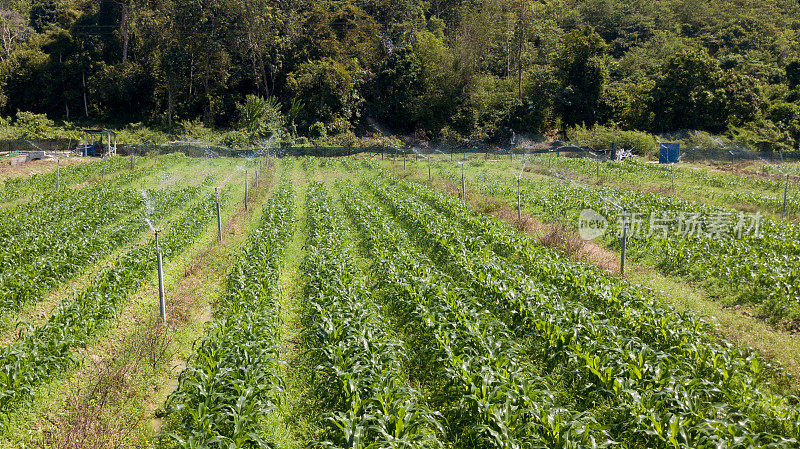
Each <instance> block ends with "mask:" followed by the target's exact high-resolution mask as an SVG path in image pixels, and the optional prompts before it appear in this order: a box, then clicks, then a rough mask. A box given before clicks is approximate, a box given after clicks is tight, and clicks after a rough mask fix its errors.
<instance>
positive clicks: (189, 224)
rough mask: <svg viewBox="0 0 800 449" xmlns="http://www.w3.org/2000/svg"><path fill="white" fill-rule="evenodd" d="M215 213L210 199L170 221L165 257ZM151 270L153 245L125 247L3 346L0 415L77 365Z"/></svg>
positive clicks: (196, 233) (174, 252) (164, 243)
mask: <svg viewBox="0 0 800 449" xmlns="http://www.w3.org/2000/svg"><path fill="white" fill-rule="evenodd" d="M187 195H188V192H187ZM187 199H188V198H187ZM213 213H214V208H213V203H212V202H211V201H205V200H201V201H197V202H195V203H194V204H193V205H192V206H190V207H189V208H188V209H187V210H186V211H185V212H184V213H183V215H182V216H181V217H179V218H178V219H177V220H175V221H174V222H172V223H171V224H170V226H169V229H168V230H167V231H166V232H165V233H164V238H163V239H162V241H161V243H160V249H161V252H162V254H163V256H164V258H165V259H166V260H169V259H171V258H173V257H175V256H176V255H177V254H179V253H180V252H181V251H182V250H183V249H184V248H185V247H187V246H189V245H191V244H192V242H194V240H195V239H196V238H197V237H198V236H199V235H200V234H201V233H202V232H203V231H204V230H205V229H206V228H207V227H208V225H209V224H210V223H211V217H212V216H213ZM155 269H156V248H155V245H154V244H153V243H148V244H143V245H137V246H135V247H133V248H131V249H129V250H128V251H126V252H125V253H124V254H122V255H121V256H119V258H118V259H117V260H116V261H115V263H114V264H113V266H112V267H109V268H107V269H104V270H103V271H102V272H100V273H98V274H97V275H96V276H95V278H94V279H93V280H92V282H91V283H90V285H89V286H88V287H87V288H86V289H85V290H83V291H82V292H80V293H79V294H78V295H77V296H76V297H75V298H73V299H71V300H66V301H65V302H63V303H62V304H61V305H59V306H58V307H57V308H56V310H55V311H54V313H53V315H52V316H51V317H50V319H49V320H48V321H47V322H45V323H44V324H42V325H40V326H37V327H35V328H31V329H26V330H23V331H22V332H21V335H20V337H19V339H18V340H17V341H15V342H14V343H13V344H11V345H10V346H7V347H5V348H3V349H1V350H0V413H2V414H3V416H7V414H9V413H12V412H13V411H14V410H15V408H16V407H17V406H18V405H20V404H25V403H28V402H30V401H31V400H32V399H33V397H34V395H35V392H36V387H37V386H38V385H41V384H42V383H44V382H47V381H49V380H50V379H52V378H53V377H54V376H57V375H59V374H60V373H62V372H64V371H65V370H67V369H69V368H71V367H74V366H75V365H77V364H79V363H80V359H79V358H78V356H77V354H76V353H75V350H76V349H78V348H80V347H82V346H84V345H85V344H86V342H87V339H88V338H90V337H91V336H93V335H96V334H97V333H98V332H99V331H100V330H101V329H103V327H104V326H105V325H106V324H107V323H108V321H109V320H110V319H111V318H113V317H114V316H115V315H116V313H117V310H118V306H119V305H120V304H121V303H122V302H123V301H124V300H125V299H126V298H127V297H128V296H129V295H130V294H132V293H133V292H135V291H136V289H137V288H138V287H140V286H141V285H142V283H143V282H144V281H145V280H146V279H148V278H149V277H150V276H151V275H152V274H153V273H154V272H155Z"/></svg>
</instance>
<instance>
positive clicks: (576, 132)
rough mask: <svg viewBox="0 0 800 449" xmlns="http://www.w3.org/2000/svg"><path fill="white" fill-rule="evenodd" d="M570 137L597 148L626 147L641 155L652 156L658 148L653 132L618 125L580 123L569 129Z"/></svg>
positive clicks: (578, 142)
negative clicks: (633, 129)
mask: <svg viewBox="0 0 800 449" xmlns="http://www.w3.org/2000/svg"><path fill="white" fill-rule="evenodd" d="M567 135H568V136H569V139H570V140H571V141H573V142H575V143H576V144H578V145H584V146H588V147H592V148H595V149H603V148H611V145H612V144H614V143H616V144H617V147H618V148H625V149H628V150H631V151H633V153H634V154H637V155H640V156H652V155H654V154H656V151H657V150H658V141H657V139H656V137H655V136H654V135H652V134H648V133H645V132H642V131H625V130H622V129H620V128H618V127H616V126H601V125H595V126H592V127H591V128H589V127H586V126H582V125H578V126H576V127H574V128H570V129H569V130H568V131H567Z"/></svg>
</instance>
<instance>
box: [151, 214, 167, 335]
mask: <svg viewBox="0 0 800 449" xmlns="http://www.w3.org/2000/svg"><path fill="white" fill-rule="evenodd" d="M153 232H154V233H155V235H156V261H157V262H158V313H159V316H160V317H161V323H166V322H167V310H166V305H165V304H164V268H163V262H162V259H161V248H160V247H159V246H158V234H159V232H161V231H159V230H158V229H156V230H154V231H153Z"/></svg>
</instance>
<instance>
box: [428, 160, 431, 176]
mask: <svg viewBox="0 0 800 449" xmlns="http://www.w3.org/2000/svg"><path fill="white" fill-rule="evenodd" d="M428 182H431V157H430V156H428Z"/></svg>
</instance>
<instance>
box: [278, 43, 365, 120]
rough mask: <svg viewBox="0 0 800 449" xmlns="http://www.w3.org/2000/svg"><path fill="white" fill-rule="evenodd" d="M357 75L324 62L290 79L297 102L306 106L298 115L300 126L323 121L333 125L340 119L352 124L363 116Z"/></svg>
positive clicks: (308, 64) (302, 66)
mask: <svg viewBox="0 0 800 449" xmlns="http://www.w3.org/2000/svg"><path fill="white" fill-rule="evenodd" d="M354 76H357V74H354V73H352V72H351V71H349V70H348V69H347V68H346V67H345V66H344V65H343V64H341V63H339V62H337V61H335V60H333V59H331V58H323V59H320V60H317V61H312V62H306V63H303V64H300V66H299V67H298V68H297V70H295V71H294V72H292V73H290V74H289V75H288V79H287V86H288V88H289V91H290V92H291V93H292V95H293V96H294V97H295V98H300V99H302V101H303V102H305V103H306V104H307V105H313V107H306V108H304V109H303V110H302V111H300V112H299V114H298V117H299V120H300V123H299V124H300V125H301V126H309V125H310V124H311V123H314V122H317V121H320V122H323V123H332V122H334V121H335V120H336V119H337V118H342V119H345V120H348V121H349V120H351V119H354V118H357V117H358V116H359V115H360V107H361V103H362V99H361V96H360V94H359V93H358V92H357V91H356V83H357V82H358V80H357V79H356V78H354Z"/></svg>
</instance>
